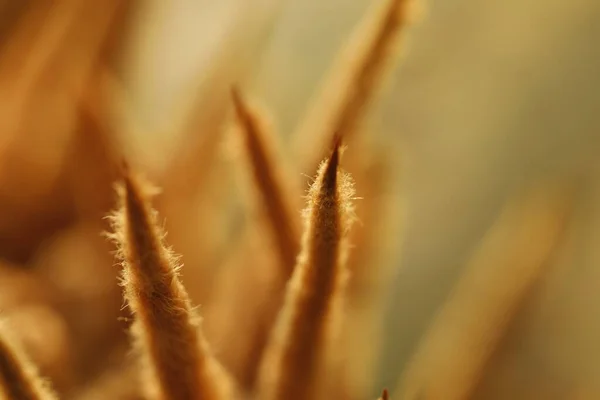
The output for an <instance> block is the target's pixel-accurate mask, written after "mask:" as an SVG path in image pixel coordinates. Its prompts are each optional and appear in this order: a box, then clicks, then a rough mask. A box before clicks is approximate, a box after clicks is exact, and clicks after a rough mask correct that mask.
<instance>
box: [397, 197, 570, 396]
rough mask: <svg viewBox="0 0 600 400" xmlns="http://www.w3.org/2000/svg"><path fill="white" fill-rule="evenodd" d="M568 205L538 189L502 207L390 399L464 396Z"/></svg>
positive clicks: (556, 236) (540, 265) (534, 275)
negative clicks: (508, 205) (504, 207)
mask: <svg viewBox="0 0 600 400" xmlns="http://www.w3.org/2000/svg"><path fill="white" fill-rule="evenodd" d="M568 206H569V201H568V196H567V195H566V194H565V193H564V192H562V193H556V192H552V191H549V190H538V191H535V192H534V193H533V194H530V196H529V197H527V198H525V199H521V201H520V202H517V203H516V204H512V205H511V206H510V207H508V208H507V209H506V210H505V212H504V214H503V215H502V216H501V218H500V219H499V220H498V221H497V223H496V224H495V226H494V227H493V228H492V230H491V232H490V233H489V234H488V236H487V237H486V238H485V239H484V242H483V243H482V245H481V248H480V249H479V250H478V252H477V253H476V254H475V256H474V258H473V259H472V260H471V263H470V264H469V265H468V266H467V269H466V271H465V272H464V275H463V277H462V278H461V279H460V281H459V282H458V284H457V286H456V287H455V290H454V291H453V294H452V295H451V296H450V298H449V300H448V301H447V303H446V304H445V305H444V306H443V307H442V309H441V311H440V313H439V315H438V316H437V317H436V318H435V320H434V322H433V325H432V326H431V328H430V330H429V332H428V333H427V335H426V336H425V337H424V338H423V340H422V342H421V344H420V346H419V348H418V350H417V353H416V355H415V357H414V358H413V361H412V362H411V364H410V365H409V368H408V370H407V372H406V374H405V376H404V377H403V380H402V381H401V382H400V386H399V388H398V391H397V392H396V393H397V394H396V395H397V396H399V397H400V398H402V399H407V400H412V399H421V398H422V399H444V400H459V399H467V398H469V396H470V394H471V393H472V392H473V390H474V389H475V387H476V385H477V383H478V381H479V380H480V378H481V376H482V374H483V373H484V369H485V365H486V363H487V362H488V360H489V359H490V357H491V356H492V354H493V351H494V350H495V349H496V347H497V345H498V343H499V341H500V340H501V339H502V337H503V335H504V334H505V331H506V329H507V328H508V325H509V323H510V321H511V319H512V317H513V316H514V315H515V313H516V312H517V310H518V309H519V306H520V304H521V302H522V300H523V298H524V296H525V295H526V294H527V293H528V291H529V290H530V288H531V286H532V285H533V284H534V283H535V282H536V280H537V279H538V278H539V276H540V274H541V273H542V272H543V269H544V266H545V265H546V264H547V263H548V261H549V257H550V256H551V255H552V252H553V250H554V249H555V247H556V246H557V244H558V242H559V240H560V238H561V234H562V232H563V229H564V223H565V219H566V214H567V212H568V210H569V207H568ZM418 396H421V397H418Z"/></svg>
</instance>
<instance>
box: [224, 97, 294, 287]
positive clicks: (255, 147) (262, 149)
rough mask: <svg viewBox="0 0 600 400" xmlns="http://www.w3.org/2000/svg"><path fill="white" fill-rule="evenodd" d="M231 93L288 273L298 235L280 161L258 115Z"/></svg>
mask: <svg viewBox="0 0 600 400" xmlns="http://www.w3.org/2000/svg"><path fill="white" fill-rule="evenodd" d="M231 94H232V99H233V104H234V108H235V113H236V116H237V119H238V122H239V124H240V126H241V130H242V132H243V135H244V139H245V141H244V142H245V145H246V146H245V147H246V150H247V153H248V156H249V158H250V163H251V168H252V170H253V177H254V182H255V184H256V186H257V187H258V188H259V191H260V194H261V195H262V196H261V197H262V204H264V209H265V211H266V213H267V216H268V219H269V222H270V225H271V230H272V234H273V238H274V241H275V243H276V245H277V250H278V253H279V255H280V258H281V262H282V264H283V265H282V267H283V268H284V270H286V271H289V274H288V276H289V275H291V272H292V270H293V268H294V265H295V262H296V256H297V255H298V252H299V250H300V234H299V232H298V230H299V228H298V227H297V225H296V220H297V218H296V215H295V213H294V205H293V203H292V201H291V200H290V199H289V196H288V193H289V192H288V191H287V190H286V189H287V188H286V184H285V181H284V179H282V178H283V177H282V176H281V175H282V173H281V167H278V166H279V165H281V162H279V161H278V160H277V159H276V157H275V154H274V152H273V151H272V150H271V149H270V148H269V143H270V140H271V139H270V138H269V136H268V133H269V132H268V131H267V130H266V128H265V126H264V123H263V122H262V121H261V120H260V115H259V114H258V113H257V112H256V111H254V110H252V109H251V108H250V107H249V106H248V104H247V102H246V100H245V99H244V97H243V96H242V94H241V93H240V91H239V89H238V88H237V87H234V88H233V90H232V92H231Z"/></svg>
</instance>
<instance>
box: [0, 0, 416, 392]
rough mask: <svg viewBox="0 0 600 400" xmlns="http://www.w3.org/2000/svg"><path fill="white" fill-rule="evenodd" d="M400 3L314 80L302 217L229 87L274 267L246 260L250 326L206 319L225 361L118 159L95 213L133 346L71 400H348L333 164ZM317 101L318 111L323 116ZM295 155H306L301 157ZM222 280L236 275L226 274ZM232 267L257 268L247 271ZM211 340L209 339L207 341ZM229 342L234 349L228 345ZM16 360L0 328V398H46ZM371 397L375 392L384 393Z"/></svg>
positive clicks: (342, 227)
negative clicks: (115, 266)
mask: <svg viewBox="0 0 600 400" xmlns="http://www.w3.org/2000/svg"><path fill="white" fill-rule="evenodd" d="M409 3H410V2H409V1H405V0H385V1H383V2H382V3H381V4H378V5H377V6H376V7H374V9H373V11H372V12H371V13H370V15H369V16H368V18H367V19H368V21H367V22H368V24H367V25H368V26H361V27H360V29H358V30H359V32H357V34H356V37H355V38H353V39H352V40H351V41H350V43H349V46H348V47H349V49H348V51H349V52H348V53H347V54H344V55H343V57H341V60H340V63H341V64H343V66H344V69H345V70H346V72H345V73H344V74H342V76H341V77H340V74H339V73H338V74H335V75H337V76H336V77H335V79H333V81H335V82H332V83H331V84H329V85H326V87H325V90H324V91H323V93H322V94H321V96H320V99H317V103H322V104H316V107H315V110H317V109H319V110H318V111H319V112H314V110H313V112H312V113H313V114H315V115H312V116H311V115H309V116H308V118H307V119H306V126H304V127H301V129H299V131H300V133H299V136H298V137H299V138H301V139H302V136H306V135H307V132H309V131H311V130H316V131H317V132H316V134H315V133H311V134H310V136H312V137H313V138H314V140H313V143H308V146H304V147H306V148H302V149H301V150H302V151H305V153H307V154H308V155H307V156H304V157H301V160H300V161H301V163H302V164H303V165H302V166H301V167H302V168H303V169H304V172H310V171H315V170H316V173H314V172H313V174H312V175H313V176H314V180H313V181H312V183H311V184H310V188H309V190H308V194H307V196H306V205H305V207H304V211H303V213H302V218H299V210H300V209H299V208H298V207H297V205H298V200H300V198H301V191H300V190H299V189H300V188H299V187H296V186H295V185H289V182H290V181H293V180H294V178H293V176H289V175H286V174H288V172H289V169H288V168H284V166H283V162H282V159H283V158H284V157H278V156H277V154H275V152H274V151H273V149H271V148H270V145H271V141H272V138H271V137H270V136H269V135H270V132H268V130H269V129H268V127H267V125H266V124H265V123H264V121H263V119H264V118H263V117H262V115H261V113H260V112H259V111H258V110H257V109H256V108H254V107H253V106H251V105H250V104H249V103H248V101H247V100H246V98H245V95H244V94H243V93H242V91H241V90H240V89H239V88H238V87H237V86H233V87H232V88H231V89H230V93H229V98H230V108H231V109H232V110H233V118H232V120H233V121H234V125H235V127H236V129H235V130H236V132H237V133H239V135H240V136H239V137H241V138H242V139H243V142H244V147H245V149H246V153H247V157H246V158H247V160H248V164H249V168H250V170H251V171H252V174H251V181H252V185H253V186H254V187H255V188H256V189H257V190H256V191H255V192H256V194H257V195H258V197H259V203H260V204H261V206H260V208H261V209H262V211H263V212H264V215H265V226H266V230H267V231H269V235H270V237H271V243H272V246H270V248H269V251H271V249H272V251H273V252H274V253H275V259H276V260H277V262H276V264H277V268H276V269H275V270H274V271H268V270H269V268H270V265H269V264H265V265H258V267H260V268H262V269H263V271H262V272H260V271H259V272H258V274H261V273H263V274H264V270H267V275H270V276H269V277H268V278H267V279H268V282H267V283H266V284H264V283H261V282H257V281H256V279H254V280H253V279H250V280H249V282H250V284H257V283H258V286H257V287H256V290H264V291H266V293H265V299H267V298H268V300H267V301H263V302H262V303H261V304H259V305H258V309H257V310H255V311H253V310H248V313H249V315H250V316H251V317H253V318H254V321H253V323H252V324H251V325H252V326H248V327H246V326H245V325H244V321H233V320H231V319H234V318H237V317H238V316H231V317H230V316H227V315H220V318H221V322H222V321H223V320H227V321H225V322H224V324H225V325H230V326H232V327H233V329H234V332H231V331H230V332H229V335H231V336H232V337H237V338H238V339H239V340H237V341H236V340H235V339H234V341H235V342H236V343H233V342H232V343H231V346H232V347H233V348H234V349H235V350H233V351H229V352H228V353H229V354H228V353H225V352H223V351H221V350H219V351H216V352H215V351H214V350H213V349H212V346H211V343H210V342H211V341H210V340H209V337H208V336H210V335H207V334H205V331H206V330H211V329H213V331H215V330H216V331H218V330H219V327H217V328H214V327H211V326H205V325H204V324H202V323H201V322H202V320H203V319H204V318H203V316H202V315H201V314H202V312H201V311H200V310H201V309H198V308H195V307H194V305H193V304H192V300H191V299H190V295H189V294H188V291H187V290H186V287H184V283H183V281H182V276H180V271H181V270H182V265H181V264H180V262H179V257H177V256H175V255H174V254H175V253H174V252H173V251H172V250H171V248H170V246H169V245H168V244H167V240H166V232H165V230H164V229H163V228H162V226H161V225H160V223H159V216H158V212H157V211H155V209H154V208H153V205H152V204H151V195H152V192H153V190H154V189H153V187H152V185H151V184H150V183H149V182H147V181H145V180H144V178H143V175H145V173H144V171H140V168H136V167H134V166H131V165H129V164H128V162H126V161H121V164H120V166H118V167H116V170H117V171H118V172H117V174H116V176H117V179H116V181H117V186H118V189H117V194H118V196H117V198H118V203H119V206H118V207H117V209H116V211H114V212H112V213H111V214H110V215H109V216H108V220H109V221H110V230H109V233H108V234H107V235H106V236H107V237H108V239H109V242H110V243H114V244H115V245H116V246H115V248H116V258H117V260H118V261H119V265H120V267H121V285H122V288H123V297H124V299H125V302H126V304H127V308H128V310H129V312H130V313H131V314H130V315H131V317H130V320H132V321H133V323H132V324H131V327H130V329H129V331H130V338H131V343H132V345H131V346H132V349H133V351H131V352H130V353H131V354H130V356H129V357H128V359H127V363H126V364H127V365H125V367H123V369H122V370H121V369H120V370H119V371H118V372H117V373H116V374H115V375H120V376H119V377H118V378H116V380H121V381H122V385H121V384H120V385H116V386H118V389H114V387H112V389H109V388H107V387H104V386H103V385H105V386H106V382H104V383H102V382H101V383H99V384H98V385H96V386H95V385H94V384H92V385H90V387H91V388H90V390H88V391H87V392H85V393H84V394H83V395H78V396H76V397H78V398H82V399H85V398H88V399H93V398H104V399H107V398H115V399H116V398H119V399H162V400H167V399H170V400H185V399H189V400H192V399H196V400H232V399H247V398H253V399H264V400H275V399H283V398H286V399H298V400H301V399H318V398H348V399H353V398H362V396H363V395H364V394H361V395H357V394H355V393H353V392H352V390H353V389H351V388H352V387H353V386H360V385H359V384H358V383H356V382H351V380H349V379H350V378H349V377H350V375H351V374H350V373H349V370H350V368H346V364H347V363H350V362H352V360H351V359H348V358H347V357H342V356H340V354H341V353H343V351H342V348H343V346H348V345H349V343H350V342H349V339H348V338H346V339H345V340H341V339H343V338H344V335H342V332H343V331H344V329H348V326H345V325H347V324H350V323H357V322H356V321H353V322H352V321H350V318H348V315H349V314H348V313H347V312H345V310H346V309H347V306H348V305H347V304H346V303H347V302H348V301H350V299H349V296H348V293H349V291H352V290H353V291H354V292H357V291H359V290H360V284H359V285H354V287H351V286H352V285H351V284H350V282H351V281H352V279H353V278H354V279H358V278H357V277H352V276H351V275H352V274H351V271H350V269H351V268H350V264H351V263H352V261H351V260H353V258H354V257H352V256H351V255H350V254H351V252H350V247H351V246H353V247H356V248H360V247H361V245H362V244H361V243H360V241H361V240H360V236H357V239H356V240H355V241H354V242H353V243H352V244H351V243H350V237H349V236H350V227H351V225H352V222H353V221H354V220H355V218H356V217H355V209H354V204H353V202H354V200H355V198H354V197H353V196H354V193H355V188H354V182H353V179H352V178H351V176H350V174H349V173H347V172H345V171H343V170H342V169H341V167H340V163H341V159H342V152H343V150H344V147H343V146H342V142H344V143H346V142H347V143H348V144H349V145H351V144H352V142H353V136H354V135H353V134H354V133H355V131H357V130H359V125H360V121H361V119H362V117H363V115H364V114H365V112H366V109H367V106H368V104H369V103H370V102H372V98H373V97H375V96H374V94H375V93H376V92H377V90H376V89H377V88H378V87H379V86H381V85H382V83H381V82H382V81H383V77H384V76H385V71H386V70H389V69H390V66H391V64H392V62H391V61H390V60H391V59H392V58H393V57H392V54H393V53H395V52H396V51H395V49H396V48H398V47H399V46H398V42H399V41H400V38H401V37H402V36H403V31H404V28H405V27H406V26H407V25H408V21H409V14H410V13H409V8H410V7H409ZM115 4H116V3H115ZM115 10H116V9H115ZM113 11H114V10H113ZM349 56H350V57H352V58H349ZM96 76H100V77H101V79H100V81H101V82H104V83H105V84H106V82H109V81H110V83H109V86H110V85H113V86H114V85H115V84H116V83H115V82H114V81H112V80H111V79H110V77H108V76H107V75H106V73H102V72H100V73H99V74H98V73H97V75H96ZM340 79H341V80H340ZM327 86H329V87H327ZM96 89H97V88H96ZM96 95H97V93H96ZM103 95H104V94H102V93H101V94H100V97H102V96H103ZM332 96H333V97H332ZM91 97H92V101H90V99H84V108H85V113H86V114H87V115H88V116H89V118H90V119H91V120H92V121H93V123H95V124H96V125H97V126H100V130H102V129H105V130H110V129H109V128H106V126H105V125H106V122H105V121H102V118H103V117H105V115H103V112H105V111H104V110H102V109H101V108H100V109H99V108H98V106H97V104H96V103H94V101H97V97H94V94H92V96H91ZM105 97H106V96H105ZM323 104H327V110H326V112H325V113H324V114H323V113H322V111H323ZM309 114H310V113H309ZM316 114H320V115H316ZM103 125H104V126H103ZM311 140H312V139H311ZM302 141H303V142H307V140H302ZM217 142H218V141H212V142H211V140H208V141H206V142H205V143H204V146H205V147H207V149H205V150H203V151H202V155H206V154H208V153H210V152H214V149H215V147H214V145H215V144H216V143H217ZM308 142H310V140H308ZM305 144H306V143H305ZM308 147H311V149H308V150H307V148H308ZM204 152H206V153H204ZM115 153H123V152H121V151H115ZM197 156H198V154H196V157H197ZM114 158H120V159H121V160H123V159H124V158H126V157H123V156H120V157H114ZM185 161H186V160H183V163H185ZM319 161H320V164H319ZM207 168H210V167H207ZM365 174H366V172H365ZM165 186H167V187H166V190H173V187H172V186H177V184H173V185H172V186H171V187H169V183H168V182H167V183H166V185H165ZM290 186H291V187H290ZM179 194H182V193H179ZM173 195H176V194H173ZM302 222H303V224H302ZM301 226H303V228H302V227H301ZM248 237H252V235H250V234H249V235H247V237H245V236H243V238H242V239H240V240H241V241H242V242H243V241H244V240H246V241H247V242H251V240H247V239H248ZM363 241H364V240H363ZM242 246H244V245H242ZM250 247H251V246H250ZM174 250H175V251H176V250H177V249H174ZM246 250H247V249H243V250H240V254H242V255H243V256H244V257H248V253H247V251H246ZM259 251H264V249H262V250H259ZM358 253H360V252H358ZM358 255H360V254H358ZM358 255H357V258H360V257H358ZM183 256H184V257H185V254H183ZM259 258H260V257H259ZM257 263H258V264H260V263H259V262H257ZM183 271H184V275H185V269H183ZM236 272H238V273H242V274H243V273H244V272H242V271H240V270H239V269H238V270H237V271H236ZM245 273H246V274H248V273H254V274H256V273H257V271H256V270H252V269H251V271H249V272H248V271H246V272H245ZM222 280H223V281H226V280H227V279H225V278H223V279H222ZM205 286H206V285H205ZM363 286H365V285H363ZM367 286H368V285H367ZM357 287H358V288H357ZM239 289H240V288H236V290H239ZM252 289H254V288H251V289H250V290H252ZM363 289H364V288H363ZM241 290H245V289H243V288H242V289H241ZM363 291H364V290H363ZM361 295H363V296H364V293H361ZM354 297H355V298H357V297H360V296H359V295H355V296H354ZM251 305H252V304H250V306H251ZM200 306H202V304H200ZM212 319H215V318H212ZM210 320H211V318H209V322H210ZM217 320H218V318H217ZM215 324H216V325H218V323H215ZM247 328H248V329H247ZM213 336H215V335H213ZM222 338H223V337H222ZM222 338H219V337H217V341H219V339H222ZM227 340H229V339H227ZM240 343H243V346H242V345H241V344H240ZM220 345H221V346H222V344H220ZM240 347H244V349H242V350H239V348H240ZM238 350H239V351H238ZM28 358H29V357H28V356H27V355H26V352H25V351H23V350H22V349H21V347H20V345H19V340H18V338H11V332H10V330H9V329H6V334H5V332H4V331H3V332H2V333H1V334H0V393H2V394H4V396H5V397H6V398H7V399H11V400H12V399H14V400H26V399H27V400H51V399H56V398H58V397H59V395H58V394H57V393H56V392H55V391H54V390H53V389H52V383H51V382H48V381H47V380H46V379H45V378H43V377H40V376H39V375H38V369H37V368H36V367H35V366H34V365H33V363H32V362H31V361H29V360H28ZM365 368H368V367H367V365H366V362H365V366H364V368H359V369H365ZM109 380H110V379H109ZM113 380H115V379H113ZM133 382H136V383H133ZM108 386H110V385H108ZM113 386H115V385H113ZM123 387H127V389H126V390H125V389H123ZM362 389H364V388H362ZM111 390H112V391H111ZM121 391H122V392H121ZM125 392H127V393H125ZM381 398H382V399H387V398H388V392H387V390H384V391H383V393H382V395H381Z"/></svg>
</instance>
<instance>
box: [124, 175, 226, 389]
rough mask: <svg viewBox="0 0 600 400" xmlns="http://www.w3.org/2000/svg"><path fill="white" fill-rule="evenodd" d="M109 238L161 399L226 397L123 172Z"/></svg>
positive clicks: (148, 215)
mask: <svg viewBox="0 0 600 400" xmlns="http://www.w3.org/2000/svg"><path fill="white" fill-rule="evenodd" d="M121 201H122V208H121V211H119V212H118V213H117V214H116V215H115V217H114V223H115V238H116V240H117V242H118V245H119V247H120V252H121V257H122V260H123V286H124V287H125V293H124V295H125V299H126V300H127V303H128V304H129V306H130V308H131V309H132V311H133V313H134V315H135V323H134V326H133V328H132V329H133V336H134V339H136V342H137V343H136V344H137V346H138V347H139V349H140V350H141V352H142V354H143V355H145V356H146V357H147V358H148V362H149V367H150V371H151V372H152V373H153V374H152V375H151V376H152V377H153V379H155V381H156V384H157V385H158V389H157V390H158V393H160V398H161V399H164V400H186V399H190V400H191V399H203V400H213V399H214V400H217V399H226V398H229V395H230V393H229V390H230V386H229V382H228V380H227V379H226V377H225V376H224V374H223V371H222V370H221V369H220V367H219V366H218V364H217V362H216V360H215V359H214V358H213V357H212V355H211V354H210V352H209V349H208V345H207V343H206V341H205V340H204V338H203V337H202V336H201V331H200V329H199V318H198V317H197V316H196V314H195V312H194V310H193V309H192V307H191V304H190V301H189V297H188V295H187V293H186V291H185V289H184V288H183V285H182V284H181V282H180V281H179V277H178V273H177V270H178V266H177V264H176V260H175V258H174V256H173V255H172V254H171V252H170V250H169V249H167V248H166V247H165V244H164V243H163V236H164V235H163V233H162V232H161V231H160V229H159V227H158V226H157V224H156V216H155V212H154V211H153V210H152V209H151V207H150V205H149V202H148V200H147V199H146V198H145V197H144V194H143V192H142V188H141V187H140V184H139V183H138V182H137V181H136V180H135V179H134V178H133V177H132V176H131V175H130V174H129V173H128V172H126V173H125V177H124V187H123V188H122V191H121Z"/></svg>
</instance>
